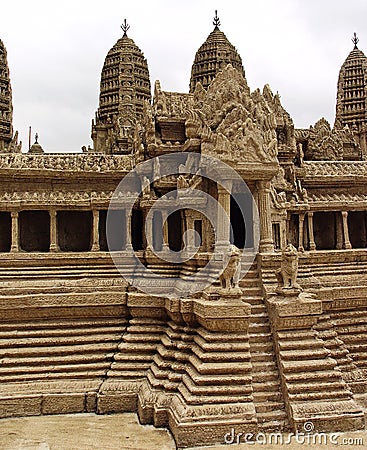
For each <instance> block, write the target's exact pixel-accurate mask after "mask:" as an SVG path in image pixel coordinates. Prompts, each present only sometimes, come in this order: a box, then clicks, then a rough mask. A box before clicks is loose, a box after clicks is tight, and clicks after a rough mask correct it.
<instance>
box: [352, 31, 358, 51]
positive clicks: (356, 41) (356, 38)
mask: <svg viewBox="0 0 367 450" xmlns="http://www.w3.org/2000/svg"><path fill="white" fill-rule="evenodd" d="M352 42H353V44H354V49H358V47H357V44H358V42H359V39H358V37H357V33H354V35H353V38H352Z"/></svg>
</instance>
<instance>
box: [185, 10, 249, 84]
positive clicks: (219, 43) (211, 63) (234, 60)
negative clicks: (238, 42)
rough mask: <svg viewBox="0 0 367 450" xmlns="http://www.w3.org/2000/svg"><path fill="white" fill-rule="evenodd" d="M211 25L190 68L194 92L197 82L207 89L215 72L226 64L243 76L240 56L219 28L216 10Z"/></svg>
mask: <svg viewBox="0 0 367 450" xmlns="http://www.w3.org/2000/svg"><path fill="white" fill-rule="evenodd" d="M213 25H214V30H213V31H212V32H211V33H210V34H209V36H208V37H207V39H206V41H205V42H204V44H203V45H202V46H201V47H200V48H199V50H198V51H197V52H196V55H195V60H194V63H193V65H192V69H191V79H190V92H194V90H195V86H196V84H197V83H198V82H200V83H201V84H202V85H203V87H204V88H205V89H207V87H208V86H209V84H210V83H211V82H212V81H213V79H214V78H215V76H216V75H217V73H218V72H219V71H221V70H223V69H224V68H225V67H226V66H227V64H232V66H233V67H234V68H235V69H237V70H239V71H240V72H241V73H242V74H243V76H245V71H244V69H243V65H242V59H241V56H240V55H239V54H238V52H237V50H236V49H235V47H234V46H233V45H232V44H231V43H230V42H229V40H228V39H227V37H226V35H225V34H224V33H223V32H222V31H220V29H219V27H220V20H219V17H218V15H217V11H215V17H214V20H213Z"/></svg>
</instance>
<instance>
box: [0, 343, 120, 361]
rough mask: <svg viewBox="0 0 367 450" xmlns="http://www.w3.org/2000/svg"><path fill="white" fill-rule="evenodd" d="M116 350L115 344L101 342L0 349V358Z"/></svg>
mask: <svg viewBox="0 0 367 450" xmlns="http://www.w3.org/2000/svg"><path fill="white" fill-rule="evenodd" d="M112 349H117V344H115V345H111V343H106V342H101V343H98V344H97V343H96V344H84V345H83V344H70V345H63V346H62V345H60V346H49V347H19V348H11V349H9V348H1V349H0V358H5V357H9V358H13V357H14V358H15V357H16V358H21V357H33V356H35V357H47V356H49V355H50V354H52V355H54V356H56V355H69V354H73V355H74V354H84V353H91V354H94V353H101V352H106V351H111V350H112Z"/></svg>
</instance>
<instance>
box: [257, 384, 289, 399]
mask: <svg viewBox="0 0 367 450" xmlns="http://www.w3.org/2000/svg"><path fill="white" fill-rule="evenodd" d="M252 387H253V389H254V392H253V394H252V396H253V398H254V402H256V403H258V402H260V403H262V402H265V403H266V402H282V401H283V396H282V394H281V392H280V388H279V384H275V386H274V388H272V390H269V391H266V390H262V389H261V385H260V387H259V388H258V387H257V386H256V385H255V384H254V383H252ZM257 389H260V390H259V391H257ZM282 404H283V403H282Z"/></svg>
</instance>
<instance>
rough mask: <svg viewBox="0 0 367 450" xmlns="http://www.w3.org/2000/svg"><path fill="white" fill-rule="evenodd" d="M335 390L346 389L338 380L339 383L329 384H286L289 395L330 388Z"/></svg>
mask: <svg viewBox="0 0 367 450" xmlns="http://www.w3.org/2000/svg"><path fill="white" fill-rule="evenodd" d="M331 387H332V388H333V389H337V390H344V389H345V388H346V384H345V383H344V382H343V381H342V380H340V381H336V380H335V381H334V382H332V383H330V381H327V380H318V381H309V382H307V383H303V382H296V383H290V382H287V388H288V392H289V393H290V394H302V393H308V392H319V391H324V390H326V391H327V390H328V389H330V388H331Z"/></svg>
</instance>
